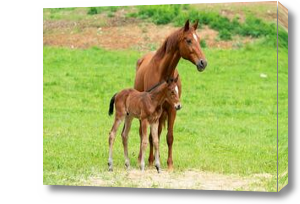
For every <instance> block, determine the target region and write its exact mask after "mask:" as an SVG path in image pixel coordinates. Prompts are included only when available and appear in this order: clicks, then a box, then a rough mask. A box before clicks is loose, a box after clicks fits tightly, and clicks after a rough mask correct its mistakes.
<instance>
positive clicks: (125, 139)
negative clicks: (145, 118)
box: [121, 116, 132, 169]
mask: <svg viewBox="0 0 300 204" xmlns="http://www.w3.org/2000/svg"><path fill="white" fill-rule="evenodd" d="M131 122H132V117H129V116H127V117H126V118H125V124H124V128H123V131H122V134H121V136H122V141H123V148H124V157H125V167H126V169H128V168H129V166H130V162H129V158H128V133H129V131H130V127H131Z"/></svg>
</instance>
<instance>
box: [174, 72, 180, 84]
mask: <svg viewBox="0 0 300 204" xmlns="http://www.w3.org/2000/svg"><path fill="white" fill-rule="evenodd" d="M178 77H179V74H178V75H177V77H176V78H175V79H174V82H175V83H177V81H178Z"/></svg>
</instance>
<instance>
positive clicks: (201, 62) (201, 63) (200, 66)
mask: <svg viewBox="0 0 300 204" xmlns="http://www.w3.org/2000/svg"><path fill="white" fill-rule="evenodd" d="M196 65H197V69H198V71H199V72H202V71H204V69H205V67H206V66H207V61H206V60H205V59H200V60H199V61H198V62H197V64H196Z"/></svg>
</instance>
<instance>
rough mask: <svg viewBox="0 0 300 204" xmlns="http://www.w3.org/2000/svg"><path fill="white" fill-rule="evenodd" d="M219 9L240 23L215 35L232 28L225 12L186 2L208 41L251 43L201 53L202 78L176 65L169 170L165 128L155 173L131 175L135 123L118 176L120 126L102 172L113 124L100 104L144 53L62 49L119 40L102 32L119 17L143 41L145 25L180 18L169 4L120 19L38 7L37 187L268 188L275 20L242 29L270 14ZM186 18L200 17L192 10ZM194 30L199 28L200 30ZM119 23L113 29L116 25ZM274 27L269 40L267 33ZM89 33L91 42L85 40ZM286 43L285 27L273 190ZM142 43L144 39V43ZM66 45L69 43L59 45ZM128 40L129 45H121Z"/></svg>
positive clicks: (282, 155)
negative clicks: (178, 87)
mask: <svg viewBox="0 0 300 204" xmlns="http://www.w3.org/2000/svg"><path fill="white" fill-rule="evenodd" d="M183 7H185V8H186V9H190V8H191V7H189V6H187V5H184V6H183ZM225 8H228V9H227V10H226V12H227V13H229V14H230V12H233V13H238V14H239V15H240V17H245V19H244V20H245V21H244V22H239V26H238V27H236V30H234V29H232V30H230V29H229V30H230V31H228V29H227V30H225V32H224V29H223V27H224V26H225V27H226V24H228V25H233V23H234V21H232V20H229V19H230V18H229V16H230V15H228V18H227V17H226V18H224V17H223V16H222V17H221V16H220V15H219V14H217V11H218V10H219V9H220V5H217V4H216V6H212V4H207V5H206V6H205V7H204V6H203V5H195V7H193V12H194V11H195V10H194V9H198V10H197V11H198V12H202V11H203V9H205V11H206V13H205V15H202V16H203V18H204V20H205V18H206V17H207V18H208V20H210V21H209V22H207V25H208V26H210V27H213V28H212V29H215V30H216V31H218V36H217V39H213V40H215V41H216V44H218V43H219V44H221V43H222V39H221V38H222V37H220V35H223V34H225V35H224V37H225V38H226V36H227V37H228V36H229V37H230V39H231V36H234V35H238V34H240V35H243V34H241V33H242V32H245V35H246V36H247V35H249V36H250V39H251V41H250V42H248V43H245V44H244V43H241V42H235V41H234V38H232V39H231V40H232V41H230V42H231V43H233V44H234V43H235V44H239V46H235V47H234V46H233V48H232V49H225V48H224V49H218V48H216V47H206V48H204V52H205V55H206V57H207V61H208V67H207V69H206V70H205V71H204V72H202V73H199V72H198V71H197V70H196V67H195V66H194V65H192V64H191V63H190V62H188V61H185V60H181V61H180V63H179V65H178V70H179V73H180V77H181V80H182V86H183V93H182V105H183V109H182V110H180V111H179V112H178V114H177V119H176V124H175V128H174V144H173V160H174V169H175V170H174V171H173V172H167V165H166V160H167V144H166V140H165V135H166V130H164V131H163V133H162V136H161V143H160V150H161V152H160V154H161V155H160V156H161V164H162V170H163V172H162V174H160V175H158V174H157V173H156V172H155V169H154V167H150V168H149V167H148V166H146V168H147V170H146V172H145V173H144V174H142V173H141V172H140V171H139V168H138V164H137V157H138V152H139V142H140V141H139V135H138V121H137V120H134V122H133V126H132V130H131V132H130V138H129V157H130V162H131V170H130V171H126V170H125V167H124V157H123V147H122V141H121V137H120V132H121V128H120V130H119V132H118V136H117V138H116V142H115V145H114V172H113V173H111V172H108V170H107V160H108V133H109V131H110V128H111V125H112V123H113V117H109V116H108V114H107V113H108V106H109V101H110V99H111V97H112V95H113V94H114V93H116V92H118V91H120V90H121V89H124V88H129V87H132V86H133V83H134V77H135V64H136V61H137V59H139V58H140V57H141V56H142V54H143V53H141V52H139V50H138V49H134V47H133V48H132V49H131V48H130V49H129V48H126V49H120V50H118V49H117V48H118V47H117V45H114V46H113V47H111V48H113V49H104V48H99V46H98V44H96V45H97V46H95V47H90V44H89V48H86V46H82V47H84V48H86V49H71V48H70V47H72V46H73V44H74V43H75V42H74V40H73V41H72V38H74V36H75V35H77V34H80V35H79V39H82V41H81V42H80V43H81V44H83V45H85V43H86V41H84V39H86V40H87V39H90V42H96V43H97V42H98V41H100V40H103V33H104V32H105V31H110V32H111V33H109V32H108V34H106V35H105V36H106V37H105V38H109V37H110V36H113V37H112V38H109V39H108V42H110V41H111V39H113V38H116V37H119V36H117V35H114V34H115V30H109V29H111V28H113V27H114V26H115V24H114V23H115V22H119V19H123V20H124V19H125V21H126V19H127V20H128V18H137V19H139V20H138V21H136V20H134V21H133V22H134V23H136V22H140V21H141V24H139V25H138V26H136V27H134V28H133V29H142V33H143V34H147V33H148V32H150V33H151V30H149V31H148V30H147V29H146V28H147V26H149V25H151V26H152V27H150V28H156V27H154V26H156V25H153V24H150V23H148V22H149V21H153V22H155V23H157V24H160V22H161V21H164V20H166V19H167V22H170V21H171V22H172V23H171V24H176V21H177V20H178V21H180V20H182V19H181V17H182V16H181V17H180V15H183V17H184V15H186V13H184V12H185V11H183V12H181V13H180V15H178V17H177V18H174V19H175V20H172V19H173V18H172V17H170V16H168V15H171V14H170V13H172V12H173V10H172V9H175V10H176V6H175V7H174V8H173V7H168V6H162V7H161V10H162V11H164V13H165V15H158V14H157V13H156V11H155V10H153V9H152V8H150V7H149V8H146V7H140V8H139V7H137V8H135V9H132V8H131V9H128V8H126V9H125V10H126V11H125V15H126V18H125V17H124V18H122V17H120V16H118V15H120V13H118V10H119V9H124V7H115V8H111V7H104V8H100V7H97V8H94V9H93V8H65V9H44V22H46V23H45V24H44V26H45V27H44V36H48V37H49V36H51V35H53V36H52V37H53V38H51V41H49V40H48V41H47V43H49V44H47V45H44V49H43V60H44V63H43V65H44V67H43V89H44V92H43V108H44V109H43V124H44V128H43V130H44V134H43V158H44V161H43V170H44V184H45V185H95V186H116V187H117V186H123V187H143V188H149V187H152V188H191V189H211V190H212V189H219V190H251V191H254V190H258V191H277V126H276V125H277V52H276V51H277V48H276V30H275V27H274V24H273V23H274V22H273V21H268V22H267V21H262V20H258V21H257V19H255V18H252V20H253V21H251V18H250V21H248V22H247V18H246V15H252V16H253V15H254V16H255V15H256V17H262V16H263V15H264V11H265V10H266V9H267V8H269V7H268V5H265V4H264V5H263V6H257V5H256V6H251V7H248V6H245V5H242V6H240V5H238V4H236V5H234V6H232V7H230V6H228V5H227V4H226V5H225ZM258 8H259V9H258ZM165 11H168V12H169V13H168V12H165ZM241 11H243V12H244V13H241ZM122 12H123V11H122ZM126 12H127V13H126ZM149 12H150V14H149ZM151 12H154V13H151ZM132 13H133V14H132ZM145 13H146V14H147V15H146V14H145ZM158 13H159V12H158ZM187 13H189V12H187ZM148 14H149V15H148ZM192 14H193V15H194V14H195V15H199V14H198V13H197V12H196V13H195V12H194V13H192ZM192 14H191V15H192ZM271 14H272V15H273V13H271ZM143 15H144V16H143ZM189 15H190V14H189ZM128 16H132V17H128ZM159 17H161V19H160V18H159ZM179 17H180V18H179ZM235 17H236V16H233V19H234V18H235ZM269 17H270V16H269ZM266 19H267V17H266ZM202 20H203V19H202ZM156 21H157V22H156ZM55 22H56V24H55ZM47 23H48V24H47ZM200 23H201V22H200ZM202 23H203V25H202V26H204V25H205V23H204V22H202ZM163 24H164V23H163ZM73 25H75V26H73ZM125 25H126V23H125ZM265 25H269V26H265ZM68 26H69V27H68ZM105 26H106V27H105ZM118 26H119V27H118V28H120V29H121V28H122V25H118ZM139 26H140V27H141V28H139ZM160 26H161V25H160ZM168 26H170V24H168ZM222 26H223V27H222ZM98 27H100V28H103V29H102V30H99V28H98ZM158 28H162V27H159V26H158ZM252 28H255V29H256V28H257V30H253V29H252ZM93 29H94V30H93ZM205 29H207V28H205ZM249 30H250V31H251V32H248V31H249ZM273 30H274V33H273V32H271V31H273ZM124 31H126V30H122V32H123V34H124V33H125V32H124ZM254 31H255V32H254ZM93 32H94V34H93V35H95V36H98V37H97V38H92V37H93V36H92V35H91V33H93ZM127 32H128V31H127ZM222 32H223V34H222ZM270 32H271V33H272V34H269V33H270ZM252 34H255V35H253V36H251V35H252ZM91 36H92V37H91ZM249 36H248V37H249ZM77 37H78V36H77ZM126 37H128V35H127V36H126ZM149 37H151V35H149ZM287 38H288V34H287V32H286V30H285V29H283V28H280V29H279V47H280V48H279V55H278V56H279V61H278V62H279V63H278V73H279V75H278V82H279V85H278V99H279V103H278V118H279V120H278V124H279V126H278V138H279V141H278V144H279V145H278V149H279V155H278V157H279V172H278V175H279V190H280V189H281V188H282V187H283V186H285V185H286V184H287V183H288V169H287V166H288V142H287V141H288V69H287V67H288V50H287V47H288V44H287ZM53 39H56V41H54V40H53ZM70 39H71V40H70ZM254 39H255V40H254ZM44 40H45V38H44ZM59 40H61V41H59ZM63 40H65V41H64V42H62V41H63ZM124 40H125V37H124ZM143 40H145V42H147V40H149V39H148V38H145V39H143ZM75 41H76V40H75ZM65 42H67V45H68V46H66V47H62V46H63V45H65V44H64V43H65ZM101 42H102V41H101ZM132 42H137V41H128V42H127V43H129V44H130V43H132ZM51 43H52V44H51ZM202 43H205V41H204V42H202ZM133 44H134V43H133ZM49 45H50V46H49ZM51 45H52V46H51ZM79 47H80V46H79ZM155 49H156V47H155ZM147 154H148V150H147Z"/></svg>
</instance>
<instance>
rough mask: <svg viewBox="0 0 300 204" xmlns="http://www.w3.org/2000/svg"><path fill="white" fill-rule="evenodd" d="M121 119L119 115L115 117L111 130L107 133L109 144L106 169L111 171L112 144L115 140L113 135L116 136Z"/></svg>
mask: <svg viewBox="0 0 300 204" xmlns="http://www.w3.org/2000/svg"><path fill="white" fill-rule="evenodd" d="M121 122H122V119H121V118H119V117H116V118H115V122H114V124H113V126H112V128H111V131H110V133H109V138H108V144H109V157H108V170H109V171H112V170H113V158H112V154H113V145H114V142H115V137H116V132H117V130H118V127H119V125H120V124H121Z"/></svg>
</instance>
